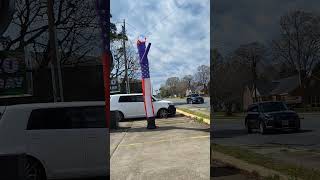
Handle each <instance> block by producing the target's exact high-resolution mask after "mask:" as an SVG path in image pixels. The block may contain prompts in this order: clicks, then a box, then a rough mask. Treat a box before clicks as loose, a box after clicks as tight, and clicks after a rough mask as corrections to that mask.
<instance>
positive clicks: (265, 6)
mask: <svg viewBox="0 0 320 180" xmlns="http://www.w3.org/2000/svg"><path fill="white" fill-rule="evenodd" d="M213 2H214V3H213V4H212V7H213V12H212V13H213V16H212V17H211V18H213V19H212V27H211V29H212V30H213V31H212V32H211V33H213V35H212V37H213V42H212V44H213V47H216V48H218V49H219V50H220V51H221V52H222V53H223V54H226V53H228V52H231V51H232V50H234V49H235V48H237V47H238V46H239V45H240V44H246V43H250V42H252V41H259V42H262V43H266V44H267V43H269V42H270V41H271V40H272V39H273V38H275V37H277V36H278V35H279V29H280V26H279V21H280V17H281V16H282V15H284V14H285V13H287V12H288V11H291V10H297V9H298V10H304V11H307V12H313V13H316V14H319V9H320V1H319V0H241V1H235V0H214V1H213Z"/></svg>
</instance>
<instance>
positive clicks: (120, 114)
mask: <svg viewBox="0 0 320 180" xmlns="http://www.w3.org/2000/svg"><path fill="white" fill-rule="evenodd" d="M121 121H124V115H123V113H122V112H120V111H119V122H121Z"/></svg>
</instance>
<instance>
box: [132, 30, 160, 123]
mask: <svg viewBox="0 0 320 180" xmlns="http://www.w3.org/2000/svg"><path fill="white" fill-rule="evenodd" d="M137 47H138V52H139V57H140V67H141V75H142V91H143V97H144V110H145V112H146V117H147V123H148V125H147V128H148V129H155V128H157V126H156V123H155V115H154V108H153V103H152V92H151V80H150V71H149V61H148V53H149V50H150V47H151V43H149V44H148V47H147V48H146V38H145V37H143V36H140V37H139V38H138V41H137Z"/></svg>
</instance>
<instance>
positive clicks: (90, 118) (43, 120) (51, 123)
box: [27, 106, 107, 130]
mask: <svg viewBox="0 0 320 180" xmlns="http://www.w3.org/2000/svg"><path fill="white" fill-rule="evenodd" d="M106 125H107V124H106V116H105V108H104V106H91V107H68V108H50V109H37V110H33V111H32V112H31V115H30V118H29V122H28V125H27V129H28V130H40V129H82V128H106Z"/></svg>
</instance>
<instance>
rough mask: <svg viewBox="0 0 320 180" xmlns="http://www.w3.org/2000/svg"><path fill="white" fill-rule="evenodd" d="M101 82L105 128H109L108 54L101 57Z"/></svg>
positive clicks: (105, 53)
mask: <svg viewBox="0 0 320 180" xmlns="http://www.w3.org/2000/svg"><path fill="white" fill-rule="evenodd" d="M102 67H103V80H104V96H105V104H106V106H105V107H106V121H107V128H109V127H110V54H109V53H108V52H104V53H103V55H102Z"/></svg>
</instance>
